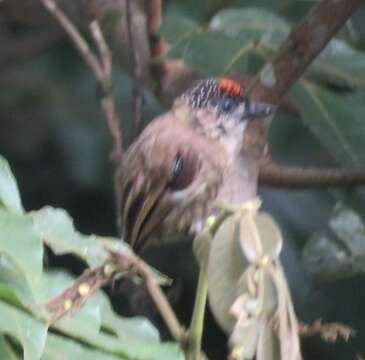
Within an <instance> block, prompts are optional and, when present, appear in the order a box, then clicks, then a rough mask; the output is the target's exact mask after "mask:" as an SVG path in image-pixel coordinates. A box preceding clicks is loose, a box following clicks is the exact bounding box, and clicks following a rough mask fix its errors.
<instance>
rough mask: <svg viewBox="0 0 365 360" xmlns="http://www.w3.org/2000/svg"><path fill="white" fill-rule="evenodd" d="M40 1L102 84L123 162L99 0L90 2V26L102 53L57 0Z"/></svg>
mask: <svg viewBox="0 0 365 360" xmlns="http://www.w3.org/2000/svg"><path fill="white" fill-rule="evenodd" d="M40 1H41V2H42V4H43V5H44V6H45V7H46V8H47V9H48V11H49V12H50V13H51V14H52V15H53V16H54V17H55V18H56V20H57V21H58V22H59V23H60V25H61V26H62V28H63V29H64V30H65V32H66V33H67V34H68V35H69V37H70V39H71V40H72V42H73V43H74V45H75V48H76V49H77V50H78V51H79V53H80V55H81V56H82V57H83V59H84V61H85V62H86V64H87V65H88V66H89V68H90V69H91V71H92V72H93V74H94V76H95V78H96V80H97V82H98V84H99V88H100V92H101V106H102V109H103V111H104V114H105V117H106V119H107V123H108V127H109V131H110V134H111V136H112V138H113V156H112V158H113V160H115V161H116V163H119V162H120V160H121V159H122V154H123V140H122V139H123V137H122V129H121V120H120V118H119V116H118V114H117V112H116V110H115V103H114V96H113V93H112V85H111V84H112V79H111V75H112V58H111V52H110V50H109V47H108V45H107V43H106V41H105V38H104V35H103V33H102V31H101V28H100V25H99V22H98V20H97V18H96V13H95V12H96V10H95V3H94V2H93V1H90V3H89V5H90V8H92V9H89V10H90V11H89V12H90V13H91V14H92V15H91V19H90V20H91V21H90V23H89V28H90V32H91V35H92V37H93V39H94V42H95V45H96V48H97V50H98V55H96V54H94V53H93V52H92V51H91V50H90V47H89V45H88V43H87V42H86V40H85V39H84V38H83V36H82V35H81V33H80V32H79V31H78V30H77V28H76V27H75V25H74V24H73V23H72V22H71V21H70V19H69V18H68V17H67V16H66V14H65V13H64V12H63V11H62V9H61V8H60V7H59V6H58V5H57V3H56V2H55V1H54V0H40Z"/></svg>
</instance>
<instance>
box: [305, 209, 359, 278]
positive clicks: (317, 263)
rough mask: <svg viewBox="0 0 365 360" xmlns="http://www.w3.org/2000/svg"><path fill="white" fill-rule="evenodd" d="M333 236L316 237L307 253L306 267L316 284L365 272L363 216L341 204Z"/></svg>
mask: <svg viewBox="0 0 365 360" xmlns="http://www.w3.org/2000/svg"><path fill="white" fill-rule="evenodd" d="M329 226H330V229H331V230H332V232H331V233H328V234H324V233H319V234H315V235H314V236H312V237H311V238H310V239H309V241H308V242H307V243H306V245H305V247H304V250H303V264H304V268H305V270H306V272H307V274H308V275H309V276H310V277H311V278H312V280H313V281H315V282H316V283H323V282H328V281H334V280H337V279H341V278H348V277H351V276H355V275H358V274H361V273H364V272H365V223H364V221H363V219H362V218H361V217H360V215H359V214H358V213H357V212H356V211H354V210H353V209H351V208H350V207H347V206H344V205H343V204H342V203H338V204H337V205H336V206H335V209H334V212H333V214H332V215H331V218H330V221H329Z"/></svg>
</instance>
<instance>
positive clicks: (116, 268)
mask: <svg viewBox="0 0 365 360" xmlns="http://www.w3.org/2000/svg"><path fill="white" fill-rule="evenodd" d="M105 249H106V250H107V251H108V252H109V253H110V259H109V260H108V261H106V263H105V265H104V266H100V267H97V268H95V269H87V270H86V271H85V272H84V273H83V274H82V275H81V276H80V277H79V278H77V279H76V280H75V281H74V283H73V284H72V285H71V286H70V287H68V288H67V289H65V290H64V291H63V292H62V293H61V294H59V295H58V296H56V297H54V298H52V299H50V300H49V301H48V302H47V304H46V310H47V312H48V315H49V316H50V319H49V324H50V325H53V324H54V323H55V322H56V321H57V320H59V319H60V318H61V317H63V316H65V315H66V314H68V313H74V312H75V311H78V310H79V309H80V308H81V307H82V306H83V305H84V304H85V302H86V301H87V300H88V299H89V298H90V297H91V296H92V295H93V294H95V293H96V291H97V290H98V289H100V288H101V287H102V286H105V285H107V284H111V283H113V282H114V281H115V279H116V278H118V277H119V275H120V274H121V273H123V274H131V275H133V274H137V275H139V276H141V277H142V278H143V280H144V282H145V284H146V287H147V289H148V291H149V294H150V295H151V298H152V300H153V301H154V303H155V305H156V307H157V308H158V310H159V312H160V314H161V316H162V318H163V319H164V321H165V323H166V325H167V327H168V329H169V330H170V332H171V335H172V336H173V337H174V339H175V340H176V341H178V342H179V343H180V344H184V343H185V337H186V336H185V330H184V328H183V327H182V326H181V325H180V323H179V321H178V320H177V318H176V316H175V313H174V312H173V310H172V309H171V306H170V304H169V302H168V300H167V299H166V297H165V295H164V293H163V292H162V290H161V288H160V287H159V286H158V285H157V284H156V281H155V279H154V278H153V273H152V270H151V268H150V266H149V265H148V264H147V263H145V262H144V261H143V260H142V259H140V258H139V257H137V256H136V255H135V254H134V253H132V252H131V251H129V250H127V248H122V249H120V250H115V249H110V248H108V247H107V246H105Z"/></svg>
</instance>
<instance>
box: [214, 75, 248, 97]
mask: <svg viewBox="0 0 365 360" xmlns="http://www.w3.org/2000/svg"><path fill="white" fill-rule="evenodd" d="M218 88H219V90H221V91H223V92H225V93H226V94H228V95H230V96H243V92H244V91H243V88H242V86H241V85H240V84H238V83H237V82H235V81H234V80H231V79H225V78H224V79H220V80H219V81H218Z"/></svg>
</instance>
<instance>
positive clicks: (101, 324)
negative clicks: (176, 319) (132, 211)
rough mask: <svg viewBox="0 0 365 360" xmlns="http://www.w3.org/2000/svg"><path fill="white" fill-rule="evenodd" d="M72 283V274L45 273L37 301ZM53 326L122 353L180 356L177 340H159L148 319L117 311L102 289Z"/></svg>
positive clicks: (55, 293) (43, 301)
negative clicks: (168, 341)
mask: <svg viewBox="0 0 365 360" xmlns="http://www.w3.org/2000/svg"><path fill="white" fill-rule="evenodd" d="M71 283H72V278H71V277H70V276H67V275H66V274H65V273H63V272H60V271H57V272H51V273H48V274H45V275H44V276H43V277H42V281H39V282H38V284H37V294H39V302H41V303H45V302H46V300H48V299H49V298H51V297H53V296H55V295H58V294H59V293H61V292H62V291H63V290H64V289H65V288H67V287H68V286H69V285H71ZM55 327H56V328H57V330H59V331H61V332H62V333H63V334H65V335H67V336H69V337H72V338H74V339H77V340H79V341H80V342H82V343H86V344H89V345H90V346H91V347H94V348H97V349H99V350H103V351H106V352H109V353H114V354H121V355H122V356H123V357H128V358H133V359H134V358H136V359H141V360H142V359H146V360H147V359H148V360H150V359H151V360H152V359H175V358H176V359H179V358H180V357H179V356H181V353H180V350H179V348H178V346H177V345H176V344H169V343H161V342H160V340H159V336H158V332H157V330H156V329H155V328H154V327H153V326H152V325H151V323H150V322H149V321H148V320H147V319H142V318H133V319H127V318H123V317H120V316H118V315H116V314H115V313H114V311H113V310H112V309H111V306H110V303H109V300H108V299H107V297H106V296H105V295H104V294H103V293H102V292H101V291H100V292H98V293H97V294H95V295H94V296H93V298H91V299H90V300H88V302H87V303H86V304H85V305H84V306H83V307H82V309H80V310H78V311H77V312H76V313H75V314H73V315H72V316H71V315H66V316H65V317H63V318H62V319H61V320H59V321H58V322H57V323H56V324H55ZM103 330H107V331H108V333H107V332H103ZM109 332H110V333H112V334H115V335H111V334H109Z"/></svg>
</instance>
